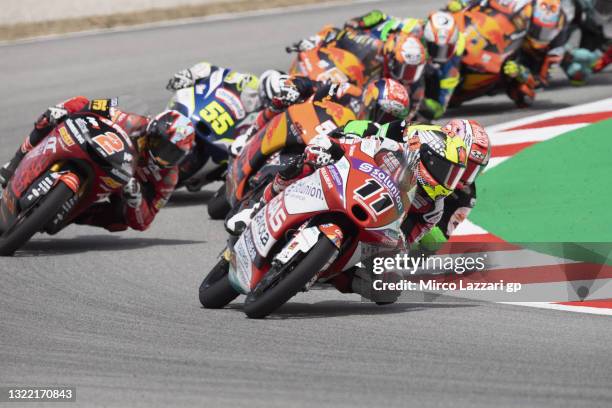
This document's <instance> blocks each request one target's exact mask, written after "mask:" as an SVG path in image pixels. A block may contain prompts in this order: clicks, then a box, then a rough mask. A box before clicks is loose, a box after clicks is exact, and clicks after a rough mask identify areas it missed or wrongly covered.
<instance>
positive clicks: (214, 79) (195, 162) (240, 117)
mask: <svg viewBox="0 0 612 408" xmlns="http://www.w3.org/2000/svg"><path fill="white" fill-rule="evenodd" d="M230 75H232V73H231V72H230V73H229V75H228V72H227V70H216V71H215V72H213V73H212V74H211V75H210V76H209V77H207V78H202V79H200V80H198V81H196V83H195V84H194V86H192V87H188V88H184V89H180V90H178V91H176V92H175V94H174V95H173V97H172V99H171V100H170V102H169V104H168V109H174V110H177V111H179V112H181V113H182V114H184V115H185V116H187V117H188V118H190V119H191V121H192V123H193V125H194V128H195V130H196V143H195V147H194V148H193V150H192V151H191V152H190V153H189V155H188V156H187V157H186V158H185V160H184V161H183V162H182V163H181V165H180V174H179V183H178V187H186V188H187V190H189V191H191V192H196V191H199V190H200V189H201V188H202V187H203V186H204V185H206V184H209V183H212V182H214V181H218V180H223V178H224V176H225V172H226V169H227V158H228V150H229V146H230V145H231V144H232V142H233V141H234V138H235V137H236V135H238V134H240V133H241V132H243V131H245V130H246V129H247V128H248V127H249V126H250V125H251V124H252V122H253V121H254V119H255V117H256V114H254V113H251V114H247V113H246V112H247V110H246V109H245V106H244V104H243V102H242V100H241V99H240V97H239V96H238V95H236V94H235V93H234V92H233V91H232V90H230V89H227V86H226V80H231V78H229V77H230ZM213 200H214V198H213ZM223 201H225V200H224V199H223ZM222 204H223V203H222ZM222 206H223V205H222ZM212 207H214V204H213V205H212ZM221 210H222V211H227V210H228V209H225V210H223V209H221Z"/></svg>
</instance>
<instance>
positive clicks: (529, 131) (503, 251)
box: [451, 98, 612, 316]
mask: <svg viewBox="0 0 612 408" xmlns="http://www.w3.org/2000/svg"><path fill="white" fill-rule="evenodd" d="M610 118H612V98H608V99H604V100H601V101H596V102H592V103H588V104H584V105H578V106H573V107H569V108H566V109H561V110H557V111H552V112H547V113H544V114H540V115H535V116H530V117H527V118H523V119H519V120H515V121H511V122H506V123H502V124H499V125H495V126H490V127H487V131H488V133H489V136H490V138H491V144H492V155H491V161H490V163H489V166H488V167H487V170H490V169H491V168H493V167H495V166H497V165H499V164H500V163H502V162H504V161H505V160H508V159H510V158H511V157H512V156H514V155H515V154H516V153H518V152H520V151H521V150H523V149H525V148H527V147H529V146H532V145H534V144H536V143H539V142H542V141H545V140H549V139H552V138H554V137H557V136H559V135H562V134H564V133H567V132H570V131H573V130H576V129H579V128H582V127H585V126H588V125H590V124H592V123H596V122H599V121H602V120H606V119H610ZM451 242H473V243H475V242H483V243H498V244H500V247H499V248H496V249H498V250H496V251H490V252H488V259H489V261H493V260H494V261H493V265H490V268H489V273H491V274H495V275H496V276H498V277H502V278H505V279H506V281H508V280H509V281H516V282H521V283H524V284H525V285H524V287H526V288H528V290H529V289H530V290H540V291H544V292H546V293H548V294H551V293H552V294H558V295H559V299H569V300H570V301H567V302H511V303H512V304H514V305H521V306H529V307H538V308H545V309H554V310H563V311H571V312H579V313H590V314H601V315H611V316H612V266H607V265H605V266H601V265H592V264H585V263H581V262H576V261H572V260H567V259H562V258H556V257H552V256H548V255H543V254H538V253H537V252H534V251H530V250H525V249H519V248H516V247H513V246H512V245H511V244H505V243H504V241H503V240H502V239H500V238H499V237H496V236H494V235H493V234H490V233H489V232H488V231H486V230H484V229H483V228H481V227H480V226H478V225H476V224H474V223H472V222H471V221H470V220H466V221H464V222H463V223H461V224H460V226H459V227H458V228H457V230H456V231H455V232H454V234H453V236H452V237H451ZM508 278H510V279H508ZM568 282H571V285H568ZM569 286H571V287H572V288H579V287H585V288H588V290H589V296H588V299H589V300H587V301H581V298H580V297H579V296H578V295H577V294H576V293H575V292H576V291H573V292H574V293H569V292H572V290H571V288H569ZM568 289H569V290H568ZM505 303H507V302H505Z"/></svg>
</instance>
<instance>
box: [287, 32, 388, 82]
mask: <svg viewBox="0 0 612 408" xmlns="http://www.w3.org/2000/svg"><path fill="white" fill-rule="evenodd" d="M343 33H344V34H343V35H342V36H340V38H339V39H337V40H334V41H332V42H330V43H324V44H321V45H320V46H319V47H315V48H313V49H311V50H308V51H299V50H298V49H297V48H295V47H287V49H286V50H287V52H294V51H295V52H297V56H296V58H295V59H294V60H293V62H292V63H291V68H290V69H289V72H290V73H291V74H293V75H303V76H306V77H308V78H310V79H312V80H314V81H320V82H333V83H345V82H351V83H353V84H354V85H357V86H358V87H360V88H363V87H364V86H365V85H366V84H367V82H368V81H369V80H370V79H371V78H373V77H376V76H377V74H378V73H379V72H380V70H381V69H382V68H381V67H382V65H381V61H380V58H379V57H378V55H377V52H376V51H377V48H376V44H378V43H380V41H379V40H377V39H375V38H373V37H370V36H368V35H363V34H355V33H351V32H343ZM355 36H358V37H360V40H361V41H362V42H364V43H366V42H367V43H369V44H371V47H362V48H361V49H359V50H354V48H355V47H354V46H353V44H352V43H351V41H352V40H354V37H355ZM378 46H379V47H380V46H382V43H380V44H379V45H378Z"/></svg>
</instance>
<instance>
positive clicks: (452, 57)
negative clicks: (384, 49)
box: [345, 10, 465, 120]
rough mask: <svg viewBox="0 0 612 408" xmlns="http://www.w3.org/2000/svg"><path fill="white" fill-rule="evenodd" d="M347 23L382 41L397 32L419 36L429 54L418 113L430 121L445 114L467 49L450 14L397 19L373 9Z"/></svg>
mask: <svg viewBox="0 0 612 408" xmlns="http://www.w3.org/2000/svg"><path fill="white" fill-rule="evenodd" d="M345 26H346V27H350V28H353V29H356V30H363V31H368V32H370V34H371V35H374V36H377V37H379V38H381V39H382V40H386V39H387V38H388V37H389V35H390V33H394V32H404V33H409V34H410V35H412V36H415V37H417V38H420V39H421V41H422V42H423V44H425V47H426V49H427V54H428V56H427V65H426V67H425V72H424V77H425V99H424V100H423V103H422V104H421V106H420V109H419V113H420V114H421V115H422V116H423V117H425V118H426V119H428V120H435V119H439V118H440V117H442V115H443V114H444V112H445V111H446V108H447V106H448V103H449V102H450V99H451V96H452V95H453V92H454V90H455V88H456V87H457V85H458V84H459V80H460V72H459V68H460V65H461V56H462V55H463V52H464V51H465V37H464V35H463V34H462V33H461V32H460V31H459V29H458V27H457V24H456V23H455V20H454V19H453V16H452V15H451V14H450V13H447V12H444V11H436V12H433V13H431V14H430V15H429V16H428V18H427V19H426V20H425V21H423V20H420V19H416V18H407V19H398V18H395V17H391V16H388V15H386V14H385V13H383V12H381V11H379V10H373V11H371V12H370V13H368V14H366V15H364V16H361V17H356V18H353V19H351V20H349V21H347V23H346V24H345Z"/></svg>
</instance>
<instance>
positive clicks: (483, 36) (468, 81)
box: [450, 8, 536, 107]
mask: <svg viewBox="0 0 612 408" xmlns="http://www.w3.org/2000/svg"><path fill="white" fill-rule="evenodd" d="M453 16H454V18H455V20H456V22H457V26H458V27H459V30H460V31H461V32H463V33H464V34H465V37H466V47H465V54H464V56H463V58H462V61H461V82H460V83H459V85H458V86H457V88H456V89H455V92H454V93H453V96H452V98H451V101H450V106H451V107H458V106H460V105H461V104H462V103H463V102H466V101H469V100H472V99H475V98H478V97H481V96H484V95H494V94H497V93H499V92H502V91H505V90H506V87H507V84H506V81H507V80H508V78H506V77H505V76H504V75H503V66H504V63H505V62H506V61H507V60H508V59H510V58H511V57H513V56H514V55H516V54H517V52H518V51H519V50H520V47H521V45H522V43H523V39H524V37H525V35H526V31H523V32H522V33H518V32H516V31H517V29H516V27H515V26H514V24H512V23H511V22H510V21H508V20H507V19H506V18H505V16H502V15H500V14H497V15H494V16H491V15H488V14H487V13H484V12H482V11H480V10H479V9H478V8H476V9H467V10H463V11H460V12H457V13H454V15H453ZM535 85H536V84H535V79H533V78H530V80H528V81H527V82H526V83H525V84H522V85H520V89H521V93H522V94H523V95H529V94H533V89H532V88H535ZM523 99H525V100H524V101H523V102H524V103H525V104H527V103H529V101H528V100H526V98H523Z"/></svg>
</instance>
